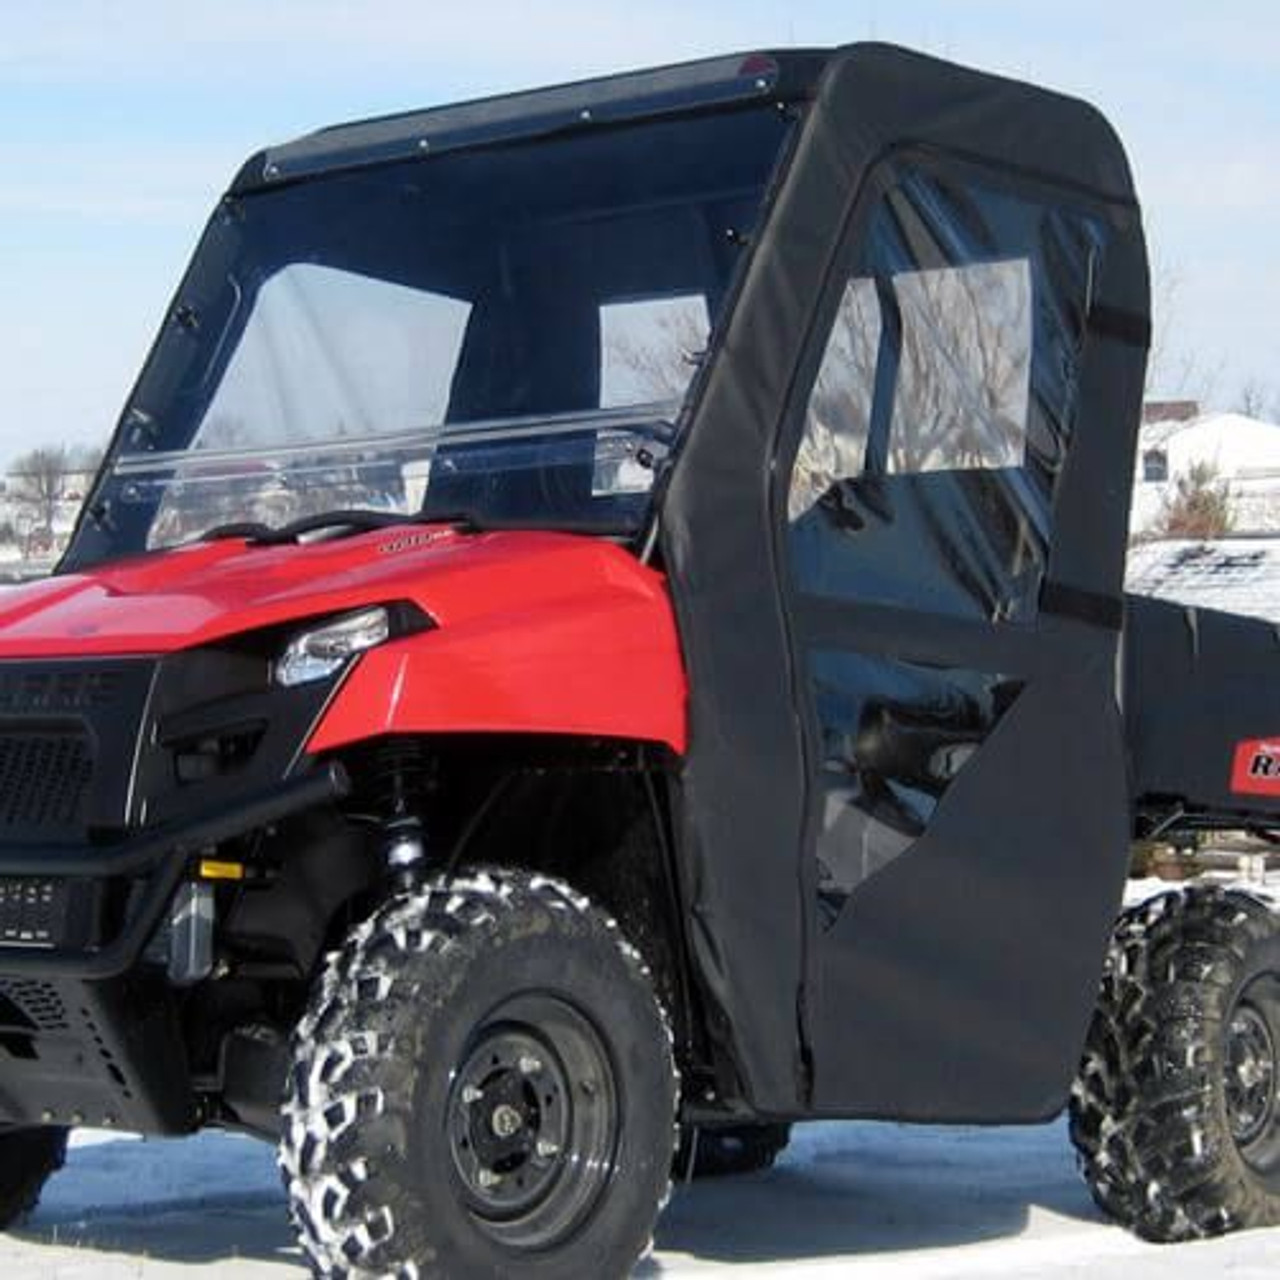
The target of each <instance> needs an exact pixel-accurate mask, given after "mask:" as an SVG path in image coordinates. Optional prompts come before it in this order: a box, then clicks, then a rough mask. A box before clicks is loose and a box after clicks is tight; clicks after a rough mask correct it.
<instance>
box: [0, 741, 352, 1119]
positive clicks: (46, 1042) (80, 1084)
mask: <svg viewBox="0 0 1280 1280" xmlns="http://www.w3.org/2000/svg"><path fill="white" fill-rule="evenodd" d="M347 785H348V784H347V779H346V775H345V773H344V772H343V770H342V769H341V767H340V766H338V765H335V764H329V765H325V766H323V767H321V768H319V769H317V770H315V771H313V772H310V773H307V774H305V775H303V776H301V777H297V778H293V779H290V780H288V781H285V782H282V783H280V784H279V785H277V786H274V787H271V788H269V789H266V790H263V791H260V792H258V793H256V794H254V795H251V796H249V797H247V798H246V799H245V800H244V801H243V802H241V803H239V804H237V805H236V806H235V808H234V809H233V810H231V811H227V810H225V809H223V810H220V811H218V812H209V813H205V814H202V815H198V816H196V817H194V818H191V819H188V820H184V821H181V822H174V823H171V824H166V825H163V826H158V827H156V828H153V829H151V830H147V831H143V832H141V833H139V834H137V835H135V836H132V837H130V838H127V839H125V840H123V841H121V842H119V843H115V844H111V845H106V846H94V845H91V844H76V845H44V846H35V845H32V846H29V847H28V846H17V845H11V846H8V847H5V846H0V894H2V896H3V897H4V899H5V901H4V903H3V904H0V919H4V913H5V912H6V911H7V912H8V913H9V915H8V925H9V928H8V929H2V928H0V1126H3V1125H5V1124H9V1125H42V1124H43V1125H62V1126H77V1125H98V1126H103V1127H119V1128H124V1129H130V1130H136V1131H139V1132H144V1133H181V1132H186V1131H189V1130H190V1129H192V1128H194V1127H195V1125H196V1124H197V1122H198V1115H197V1112H196V1099H195V1096H194V1094H193V1092H192V1089H191V1081H190V1071H189V1068H188V1065H187V1062H186V1056H185V1053H184V1050H183V1047H182V1039H181V1035H180V1031H179V1023H178V1018H177V1016H176V1009H175V1001H174V997H173V992H172V990H171V989H170V988H169V986H168V984H167V982H166V981H165V977H164V974H163V972H161V971H159V970H157V969H156V968H155V967H154V966H148V965H145V964H142V963H140V961H142V959H143V953H144V951H145V950H146V948H147V946H148V944H149V943H150V941H151V939H152V938H153V937H154V936H155V934H156V931H157V929H158V928H159V927H160V926H161V924H162V922H163V920H164V919H165V914H166V911H167V910H168V908H169V905H170V903H171V901H172V899H173V896H174V894H175V892H176V891H177V889H178V887H179V885H180V884H181V883H182V882H183V880H184V879H186V878H187V877H188V876H189V875H190V874H191V873H192V871H193V864H194V862H195V860H196V859H197V858H198V857H199V856H200V855H201V854H202V853H204V854H207V852H208V851H209V850H210V849H212V848H215V847H216V846H218V845H219V844H223V843H225V842H226V841H229V840H234V839H236V838H238V837H241V836H246V835H250V834H252V833H253V832H255V831H258V830H261V829H262V828H264V827H267V826H270V825H272V824H273V823H276V822H280V821H283V820H284V819H286V818H289V817H292V816H294V815H297V814H300V813H303V812H305V811H307V810H310V809H313V808H316V807H318V806H320V805H323V804H326V803H328V802H331V801H333V800H336V799H339V798H341V797H342V796H343V795H344V794H345V793H346V790H347ZM120 885H128V886H130V887H131V892H130V894H129V896H128V907H127V909H126V910H125V912H124V914H123V919H122V921H121V923H120V925H119V927H118V928H117V929H115V930H114V931H113V932H112V934H111V936H109V937H107V938H105V939H98V940H94V938H93V933H94V931H93V929H91V928H90V927H88V925H87V924H86V919H87V918H88V917H90V916H92V915H94V914H95V912H97V911H98V908H99V906H100V898H101V895H103V894H105V893H106V892H107V891H108V890H109V888H111V887H112V886H116V887H118V886H120ZM15 933H16V934H24V933H25V934H27V935H29V936H28V937H27V938H26V939H25V940H24V941H19V942H17V943H16V944H15V942H14V941H13V940H12V936H11V935H13V934H15ZM5 939H9V940H7V941H6V940H5Z"/></svg>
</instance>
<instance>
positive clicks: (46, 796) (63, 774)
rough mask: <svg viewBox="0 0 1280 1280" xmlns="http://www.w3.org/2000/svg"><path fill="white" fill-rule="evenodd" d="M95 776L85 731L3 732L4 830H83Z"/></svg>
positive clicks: (0, 817)
mask: <svg viewBox="0 0 1280 1280" xmlns="http://www.w3.org/2000/svg"><path fill="white" fill-rule="evenodd" d="M92 778H93V757H92V753H91V752H90V749H89V741H88V737H87V735H86V734H85V733H83V732H78V731H75V730H68V731H45V732H31V733H3V734H0V827H10V828H13V827H18V828H26V829H32V828H49V827H57V828H73V827H75V826H77V825H78V824H79V823H80V822H81V821H82V820H83V811H84V802H85V796H86V793H87V792H88V789H89V783H90V781H91V780H92Z"/></svg>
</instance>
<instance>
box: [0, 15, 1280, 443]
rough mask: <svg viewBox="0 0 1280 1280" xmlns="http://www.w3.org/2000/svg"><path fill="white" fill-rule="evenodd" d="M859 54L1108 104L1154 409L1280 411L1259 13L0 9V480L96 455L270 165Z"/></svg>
mask: <svg viewBox="0 0 1280 1280" xmlns="http://www.w3.org/2000/svg"><path fill="white" fill-rule="evenodd" d="M1156 15H1158V16H1156ZM867 38H875V39H881V40H893V41H896V42H899V43H903V44H909V45H913V46H916V47H918V48H922V49H925V50H928V51H931V52H934V53H937V54H940V55H943V56H946V57H951V58H955V59H957V60H959V61H963V62H969V63H972V64H975V65H978V66H982V67H985V68H988V69H991V70H996V71H1002V72H1005V73H1009V74H1014V75H1018V76H1022V77H1025V78H1030V79H1035V80H1039V81H1043V82H1045V83H1047V84H1051V85H1053V86H1055V87H1058V88H1062V89H1065V90H1067V91H1070V92H1073V93H1077V94H1081V95H1083V96H1085V97H1088V98H1090V99H1091V100H1092V101H1094V102H1096V103H1097V104H1098V105H1099V106H1101V107H1102V108H1103V109H1104V110H1105V111H1106V112H1107V113H1108V114H1109V115H1110V116H1111V118H1112V120H1113V121H1114V122H1115V123H1116V125H1117V126H1118V128H1119V129H1120V131H1121V133H1122V135H1123V136H1124V137H1125V139H1126V142H1127V143H1128V146H1129V149H1130V153H1131V156H1132V159H1133V162H1134V166H1135V170H1136V173H1137V177H1138V181H1139V185H1140V187H1141V190H1142V193H1143V197H1144V200H1145V203H1146V207H1147V219H1148V226H1149V230H1150V233H1151V237H1152V242H1153V250H1154V256H1155V258H1156V261H1157V268H1158V276H1159V278H1160V280H1161V281H1162V284H1161V286H1160V288H1159V289H1158V297H1159V299H1160V301H1161V303H1162V304H1163V306H1162V311H1163V313H1164V314H1163V317H1162V320H1163V324H1162V327H1163V329H1164V331H1165V332H1166V337H1165V339H1164V342H1163V346H1164V356H1163V359H1162V366H1163V374H1162V377H1161V378H1160V379H1159V381H1160V382H1162V383H1163V384H1164V385H1163V387H1161V388H1159V389H1162V390H1165V391H1167V392H1170V393H1173V392H1178V391H1180V390H1182V389H1183V387H1182V385H1181V384H1182V383H1183V382H1184V381H1186V382H1187V389H1189V390H1192V391H1200V390H1201V389H1202V388H1203V389H1207V390H1208V391H1209V392H1210V393H1211V395H1212V398H1213V399H1214V400H1215V401H1216V402H1218V403H1219V404H1221V405H1222V406H1223V407H1230V406H1232V405H1233V404H1234V403H1235V402H1236V401H1237V400H1238V398H1239V393H1240V389H1241V387H1242V386H1243V385H1244V384H1245V383H1247V382H1249V381H1251V380H1256V381H1258V382H1260V383H1262V384H1265V385H1267V386H1268V387H1269V388H1270V389H1271V390H1272V392H1273V393H1274V395H1275V397H1276V399H1277V401H1278V402H1280V305H1278V303H1277V292H1278V291H1280V5H1276V4H1275V3H1274V0H1272V2H1271V3H1264V2H1263V0H1219V2H1218V3H1217V4H1213V5H1209V4H1205V3H1203V0H1200V2H1198V3H1193V2H1191V0H1166V2H1165V3H1163V4H1161V5H1160V6H1158V7H1157V6H1153V5H1145V4H1143V5H1137V4H1123V3H1121V2H1120V0H1111V2H1110V3H1104V2H1102V0H1074V2H1073V3H1072V4H1070V5H1040V4H1033V3H1029V2H1028V0H892V2H890V0H833V2H828V0H807V2H803V3H802V2H801V0H735V2H734V3H728V2H727V0H705V2H702V3H694V2H693V0H645V2H644V3H636V2H634V0H632V2H626V0H590V2H589V3H588V2H587V0H559V2H557V3H546V4H539V3H535V2H533V0H525V2H524V3H520V2H519V0H469V2H467V3H449V4H447V5H446V4H442V3H441V2H440V0H416V2H415V3H409V2H408V0H366V2H365V3H354V2H350V0H348V2H339V0H275V2H272V0H215V2H214V3H212V4H204V5H191V4H178V3H174V2H173V0H118V2H117V3H108V2H107V0H53V2H49V0H45V2H43V3H39V2H36V0H0V393H2V394H3V404H4V406H5V410H6V411H5V412H4V413H3V415H2V416H0V462H3V461H4V460H7V459H8V458H10V457H12V455H13V454H14V453H16V452H18V451H20V450H22V449H23V448H25V447H28V446H30V445H31V444H33V443H38V442H43V441H48V440H67V441H94V440H101V439H103V438H104V437H105V436H106V434H107V433H108V432H109V430H110V429H111V427H112V426H113V424H114V421H115V418H116V415H117V414H118V412H119V408H120V405H121V403H122V401H123V399H124V396H125V395H126V393H127V391H128V388H129V385H130V383H131V381H132V378H133V376H134V375H135V373H136V371H137V367H138V365H139V363H140V361H141V360H142V357H143V356H144V355H145V353H146V350H147V347H148V345H149V343H150V339H151V336H152V333H153V332H154V329H155V327H156V325H157V323H158V321H159V318H160V316H161V313H162V311H163V308H164V306H165V304H166V303H167V301H168V298H169V295H170V292H171V290H172V289H173V286H174V284H175V283H176V280H177V276H178V273H179V272H180V270H181V269H182V266H183V264H184V262H185V259H186V257H187V255H188V253H189V252H190V249H191V247H192V245H193V243H194V240H195V237H196V235H197V234H198V232H199V230H200V227H201V225H202V223H203V221H204V218H205V216H206V215H207V213H208V210H209V208H210V207H211V205H212V203H213V201H214V200H215V199H216V198H217V196H218V194H219V192H220V190H221V188H222V186H223V185H224V184H225V182H226V181H227V180H228V179H229V177H230V176H231V174H232V173H233V172H234V171H235V169H236V168H237V167H238V165H239V163H240V162H241V161H242V160H243V159H244V157H245V156H247V155H248V154H249V153H250V152H252V151H255V150H257V149H258V148H259V147H260V146H261V145H263V144H265V143H267V142H270V141H279V140H282V139H284V138H287V137H290V136H293V135H295V134H297V133H300V132H304V131H306V130H308V129H311V128H313V127H316V126H318V125H322V124H326V123H331V122H333V121H335V120H339V119H345V118H351V117H357V116H362V115H370V114H376V113H381V112H387V111H394V110H400V109H407V108H412V107H416V106H424V105H429V104H433V103H437V102H444V101H449V100H451V99H455V98H458V97H464V96H473V95H476V94H482V93H488V92H493V91H499V90H505V89H510V88H518V87H524V86H529V85H534V84H540V83H549V82H553V81H556V80H561V79H566V78H572V77H577V76H582V75H589V74H594V73H602V72H608V71H613V70H621V69H624V68H628V67H634V66H642V65H647V64H651V63H657V62H663V61H673V60H678V59H682V58H688V57H695V56H698V55H701V54H707V53H715V52H723V51H726V50H730V49H745V48H749V47H759V46H770V45H779V44H794V43H808V44H830V43H838V42H843V41H848V40H857V39H867ZM1189 364H1190V365H1192V366H1193V367H1192V368H1191V370H1190V378H1189V380H1188V379H1186V378H1185V376H1184V375H1185V374H1186V372H1187V366H1188V365H1189Z"/></svg>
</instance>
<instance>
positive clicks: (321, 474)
mask: <svg viewBox="0 0 1280 1280" xmlns="http://www.w3.org/2000/svg"><path fill="white" fill-rule="evenodd" d="M790 127H791V126H790V125H789V124H788V123H787V122H786V121H785V120H782V119H780V118H779V116H778V113H776V112H773V111H770V110H767V109H765V108H764V107H760V108H755V107H753V108H749V109H738V110H734V111H730V112H725V113H723V114H717V115H705V116H698V117H687V118H684V119H669V120H663V121H650V122H647V123H641V124H637V125H628V126H626V127H622V128H618V129H613V130H605V129H602V130H595V131H585V130H584V131H583V132H582V133H580V134H574V135H564V136H559V137H556V138H554V139H546V140H543V141H538V142H534V143H523V144H519V145H508V146H501V147H492V148H486V149H480V150H476V151H471V152H467V151H461V152H456V153H453V154H445V155H440V156H437V157H434V158H424V159H422V160H420V161H414V162H402V163H397V164H394V165H385V166H379V167H375V168H369V169H364V170H357V171H349V172H345V173H339V174H332V175H329V176H326V177H322V178H318V179H315V180H309V181H305V182H299V183H297V184H295V185H290V186H284V187H281V188H280V189H279V190H275V191H269V192H266V193H261V194H254V195H251V196H247V197H244V198H240V199H231V200H228V201H227V202H225V203H224V205H223V206H222V208H221V209H220V210H219V213H218V214H217V216H216V217H215V218H214V220H213V222H212V223H211V225H210V227H209V230H208V231H207V233H206V235H205V238H204V240H203V241H202V244H201V248H200V250H199V251H198V253H197V256H196V259H195V261H194V263H193V265H192V268H191V270H190V272H189V273H188V276H187V278H186V280H185V281H184V283H183V287H182V289H181V291H180V293H179V296H178V299H177V303H176V305H175V308H174V310H173V313H172V315H171V317H170V320H169V322H168V323H167V324H166V326H165V329H164V330H163V332H162V334H161V337H160V339H159V341H158V342H157V344H156V348H155V351H154V352H153V355H152V357H151V360H150V361H149V363H148V366H147V368H146V369H145V370H144V373H143V376H142V378H141V379H140V381H139V384H138V387H137V389H136V391H135V394H134V397H133V399H132V401H131V402H130V404H129V406H128V408H127V410H126V414H125V417H124V420H123V425H122V427H121V429H120V431H119V432H118V433H117V439H116V442H115V444H114V446H113V450H112V453H111V457H110V462H109V465H108V468H107V470H106V473H105V475H106V478H105V479H104V481H103V482H102V483H101V484H100V485H99V488H98V491H97V493H96V494H95V495H94V502H93V507H92V509H93V511H94V512H96V515H95V516H94V518H93V519H91V520H87V521H86V522H85V524H84V526H83V527H82V530H81V533H80V536H79V538H78V544H79V545H78V546H76V547H73V549H72V553H71V557H70V558H71V559H72V560H73V561H77V560H78V561H80V562H82V563H83V562H86V561H92V560H95V559H102V558H105V557H107V556H111V555H118V554H124V553H128V552H132V551H142V550H146V549H151V548H157V547H164V546H169V545H172V544H174V543H176V542H180V541H185V540H188V539H191V538H196V537H199V536H200V535H201V534H202V533H204V532H207V531H208V530H209V529H210V528H212V527H216V526H220V525H226V524H232V523H240V522H253V523H260V524H269V525H278V524H280V523H287V522H288V521H290V520H292V519H296V518H299V517H302V516H310V515H316V514H320V513H322V512H324V511H328V510H335V509H344V510H345V509H350V508H364V509H371V510H375V511H382V512H399V513H403V514H405V515H406V516H417V515H428V516H429V515H432V514H441V515H449V516H458V515H469V516H470V517H472V518H473V519H474V520H475V521H476V523H478V524H483V523H485V522H486V520H489V521H491V522H494V523H502V524H511V523H518V522H521V521H525V522H527V523H529V524H530V525H531V526H551V527H555V526H556V525H560V524H563V525H565V526H568V527H581V526H589V527H595V526H598V527H600V528H601V529H602V530H612V531H616V532H618V533H621V534H626V533H629V532H634V531H635V530H637V529H639V528H640V527H641V526H642V525H643V523H644V520H645V517H646V514H647V511H648V507H649V502H650V495H651V490H652V488H653V483H654V477H655V474H656V468H657V467H659V466H660V465H661V461H662V459H663V457H664V456H666V454H667V453H668V452H669V450H670V447H671V444H672V436H673V433H674V431H675V426H676V423H677V422H678V420H679V416H680V409H681V405H682V402H683V399H684V397H685V395H686V393H687V391H688V388H689V386H690V383H691V381H692V379H693V377H694V375H695V374H696V372H697V369H698V367H699V362H700V360H701V358H702V355H703V353H704V352H705V350H706V348H707V345H708V343H709V341H710V337H711V332H712V329H713V328H714V326H715V324H716V323H717V322H718V321H719V319H720V316H721V311H722V308H723V305H724V301H725V298H726V296H727V294H728V292H729V288H730V281H731V279H732V276H733V273H734V270H735V267H736V266H737V264H738V261H739V258H740V256H741V253H742V249H741V246H742V245H743V244H744V243H745V242H746V241H747V240H748V238H749V237H750V234H751V232H752V230H753V229H754V227H755V223H756V220H757V218H758V217H759V213H760V207H761V204H762V202H763V197H764V192H765V189H766V187H767V184H768V181H769V178H770V176H771V174H772V172H773V169H774V167H775V165H776V163H777V159H778V156H779V154H780V152H781V149H782V146H783V144H784V141H785V138H786V134H787V131H788V129H789V128H790Z"/></svg>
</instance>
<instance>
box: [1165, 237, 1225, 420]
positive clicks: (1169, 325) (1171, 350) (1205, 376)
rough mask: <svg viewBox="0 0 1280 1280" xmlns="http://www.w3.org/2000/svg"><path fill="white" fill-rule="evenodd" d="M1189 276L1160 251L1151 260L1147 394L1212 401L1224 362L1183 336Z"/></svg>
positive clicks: (1215, 394) (1202, 402)
mask: <svg viewBox="0 0 1280 1280" xmlns="http://www.w3.org/2000/svg"><path fill="white" fill-rule="evenodd" d="M1184 283H1185V277H1184V275H1183V271H1182V268H1181V266H1180V265H1179V264H1178V263H1177V262H1171V261H1170V260H1169V259H1168V258H1165V257H1162V256H1161V255H1159V254H1156V255H1154V256H1153V258H1152V263H1151V313H1152V333H1151V351H1150V354H1149V355H1148V358H1147V394H1148V396H1151V395H1161V396H1167V397H1170V398H1174V399H1188V400H1197V401H1199V402H1200V403H1201V404H1202V405H1205V404H1210V403H1212V401H1213V400H1214V399H1215V397H1216V396H1217V393H1218V389H1219V386H1220V385H1221V382H1222V374H1223V363H1222V361H1221V360H1219V361H1218V362H1217V363H1216V364H1213V363H1211V362H1206V361H1205V358H1204V356H1203V354H1202V353H1200V352H1197V351H1193V350H1190V349H1188V348H1187V347H1186V346H1184V345H1183V343H1182V342H1181V340H1180V337H1179V330H1180V316H1181V314H1182V305H1181V303H1182V291H1183V285H1184Z"/></svg>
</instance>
